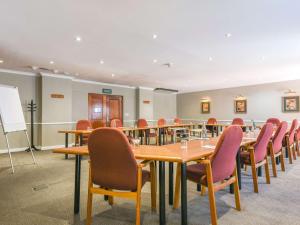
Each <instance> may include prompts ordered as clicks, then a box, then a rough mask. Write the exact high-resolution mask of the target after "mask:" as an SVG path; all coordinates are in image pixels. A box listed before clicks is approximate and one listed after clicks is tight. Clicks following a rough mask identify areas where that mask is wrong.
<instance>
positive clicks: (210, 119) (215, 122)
mask: <svg viewBox="0 0 300 225" xmlns="http://www.w3.org/2000/svg"><path fill="white" fill-rule="evenodd" d="M217 123H218V122H217V119H216V118H209V119H208V120H207V124H217Z"/></svg>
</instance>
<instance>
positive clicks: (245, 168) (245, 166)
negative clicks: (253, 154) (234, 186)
mask: <svg viewBox="0 0 300 225" xmlns="http://www.w3.org/2000/svg"><path fill="white" fill-rule="evenodd" d="M244 170H245V172H247V165H246V164H245V165H244Z"/></svg>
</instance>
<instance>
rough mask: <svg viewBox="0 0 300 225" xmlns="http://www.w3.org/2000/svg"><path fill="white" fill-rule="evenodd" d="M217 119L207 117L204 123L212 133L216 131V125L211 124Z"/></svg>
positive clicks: (215, 122)
mask: <svg viewBox="0 0 300 225" xmlns="http://www.w3.org/2000/svg"><path fill="white" fill-rule="evenodd" d="M217 123H218V121H217V119H216V118H209V119H208V120H207V123H206V130H208V131H209V132H210V133H211V134H212V135H213V133H214V132H215V133H216V132H217V129H218V127H215V126H211V125H215V124H217Z"/></svg>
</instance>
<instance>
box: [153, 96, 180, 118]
mask: <svg viewBox="0 0 300 225" xmlns="http://www.w3.org/2000/svg"><path fill="white" fill-rule="evenodd" d="M176 104H177V103H176V94H164V93H154V107H153V109H154V119H156V120H157V119H159V118H165V119H171V120H173V119H174V118H175V117H176V116H177V107H176Z"/></svg>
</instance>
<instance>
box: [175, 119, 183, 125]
mask: <svg viewBox="0 0 300 225" xmlns="http://www.w3.org/2000/svg"><path fill="white" fill-rule="evenodd" d="M174 123H177V124H181V123H182V120H181V119H180V118H175V119H174Z"/></svg>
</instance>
